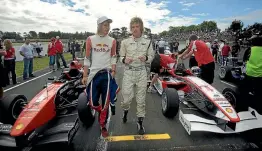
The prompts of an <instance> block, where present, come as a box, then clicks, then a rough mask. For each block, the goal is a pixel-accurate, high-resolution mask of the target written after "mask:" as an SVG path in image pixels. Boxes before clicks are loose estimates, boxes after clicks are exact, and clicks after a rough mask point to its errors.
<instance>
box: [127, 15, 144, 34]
mask: <svg viewBox="0 0 262 151" xmlns="http://www.w3.org/2000/svg"><path fill="white" fill-rule="evenodd" d="M133 24H139V25H140V30H141V33H143V32H144V23H143V21H142V19H141V18H140V17H133V18H132V19H131V21H130V30H131V29H132V25H133Z"/></svg>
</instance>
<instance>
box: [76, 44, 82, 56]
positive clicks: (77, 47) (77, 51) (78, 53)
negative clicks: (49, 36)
mask: <svg viewBox="0 0 262 151" xmlns="http://www.w3.org/2000/svg"><path fill="white" fill-rule="evenodd" d="M81 57H82V52H81V45H80V44H79V43H78V41H76V43H75V58H81Z"/></svg>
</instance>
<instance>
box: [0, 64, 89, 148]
mask: <svg viewBox="0 0 262 151" xmlns="http://www.w3.org/2000/svg"><path fill="white" fill-rule="evenodd" d="M71 65H75V66H74V67H75V68H71V69H70V70H68V71H66V70H65V71H63V72H62V74H61V76H60V77H59V78H49V80H53V81H52V83H49V84H47V85H46V86H44V89H43V90H41V91H40V92H39V93H38V94H37V95H36V96H35V97H34V98H33V99H32V100H30V101H28V100H27V98H26V97H25V96H23V95H18V94H13V95H9V96H6V97H5V98H3V100H1V102H0V122H1V124H0V146H4V147H14V148H21V149H22V148H33V147H35V146H39V145H44V144H50V143H57V142H59V143H61V142H66V143H67V142H70V139H71V138H73V136H74V133H75V132H76V130H75V129H74V128H75V126H74V124H75V121H76V119H77V110H76V108H77V102H78V97H79V95H80V94H81V93H83V90H84V89H85V86H84V85H82V84H81V79H82V72H81V66H80V65H79V64H78V62H77V61H73V62H72V63H71ZM71 67H72V66H71ZM28 89H30V88H28ZM31 89H34V88H31Z"/></svg>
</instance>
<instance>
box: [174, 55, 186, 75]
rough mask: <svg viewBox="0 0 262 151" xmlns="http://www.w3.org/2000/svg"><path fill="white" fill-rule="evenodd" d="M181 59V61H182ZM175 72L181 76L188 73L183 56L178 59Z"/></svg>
mask: <svg viewBox="0 0 262 151" xmlns="http://www.w3.org/2000/svg"><path fill="white" fill-rule="evenodd" d="M180 61H181V62H180ZM174 69H175V74H176V75H179V76H184V75H185V74H186V67H185V64H184V62H183V60H182V59H181V58H178V59H177V64H176V65H175V67H174Z"/></svg>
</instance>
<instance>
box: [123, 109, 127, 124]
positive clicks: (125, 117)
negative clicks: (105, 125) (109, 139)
mask: <svg viewBox="0 0 262 151" xmlns="http://www.w3.org/2000/svg"><path fill="white" fill-rule="evenodd" d="M127 113H128V110H124V114H123V118H122V119H123V123H126V122H127Z"/></svg>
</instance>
